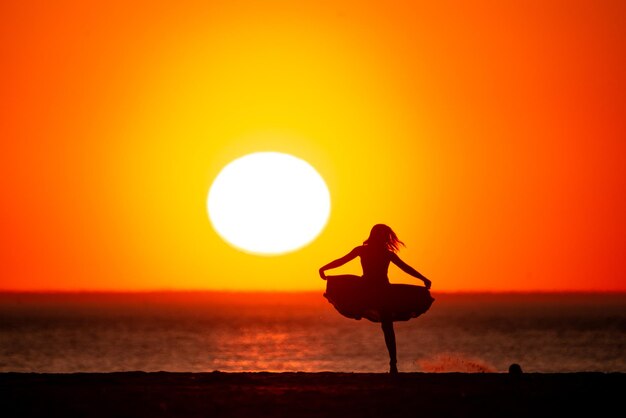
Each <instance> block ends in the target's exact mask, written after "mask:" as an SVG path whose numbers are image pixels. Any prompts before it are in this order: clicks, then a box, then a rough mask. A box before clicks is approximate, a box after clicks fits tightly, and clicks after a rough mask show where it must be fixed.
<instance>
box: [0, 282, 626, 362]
mask: <svg viewBox="0 0 626 418" xmlns="http://www.w3.org/2000/svg"><path fill="white" fill-rule="evenodd" d="M322 293H323V292H308V293H276V294H273V293H246V294H238V293H228V292H204V293H167V292H165V293H135V294H123V293H112V294H99V293H96V294H92V293H76V294H61V293H58V294H19V293H6V294H0V372H54V373H70V372H112V371H128V370H143V371H182V372H206V371H214V370H219V371H224V372H239V371H273V372H281V371H303V372H319V371H336V372H386V371H387V369H388V362H389V357H388V354H387V349H386V346H385V342H384V338H383V333H382V330H381V328H380V324H378V323H373V322H370V321H368V320H366V319H362V320H360V321H357V320H354V319H348V318H345V317H343V316H341V315H340V314H339V313H338V312H337V311H336V310H335V309H334V308H333V306H332V305H330V304H329V303H328V302H327V301H326V299H325V298H324V297H323V296H322ZM433 297H435V302H434V303H433V305H432V307H431V309H430V310H429V311H428V312H426V313H425V314H423V315H422V316H420V317H418V318H414V319H411V320H409V321H406V322H396V323H395V325H394V326H395V333H396V341H397V347H398V348H397V350H398V368H399V370H400V371H401V372H403V371H404V372H506V371H507V370H508V367H509V365H511V364H513V363H517V364H519V365H520V366H521V367H522V370H523V371H524V372H542V373H553V372H578V371H600V372H626V294H623V293H621V294H603V293H594V294H581V293H573V294H558V293H546V294H521V293H520V294H437V293H436V292H434V293H433Z"/></svg>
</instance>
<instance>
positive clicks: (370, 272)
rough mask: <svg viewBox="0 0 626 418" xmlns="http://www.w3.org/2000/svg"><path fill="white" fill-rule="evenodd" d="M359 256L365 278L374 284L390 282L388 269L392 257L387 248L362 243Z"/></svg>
mask: <svg viewBox="0 0 626 418" xmlns="http://www.w3.org/2000/svg"><path fill="white" fill-rule="evenodd" d="M359 256H360V258H361V267H362V268H363V278H364V279H366V280H368V281H370V282H371V283H372V284H389V278H388V277H387V271H388V269H389V263H390V261H391V257H390V254H389V250H387V248H384V247H383V248H380V247H372V246H370V245H362V246H361V250H360V252H359Z"/></svg>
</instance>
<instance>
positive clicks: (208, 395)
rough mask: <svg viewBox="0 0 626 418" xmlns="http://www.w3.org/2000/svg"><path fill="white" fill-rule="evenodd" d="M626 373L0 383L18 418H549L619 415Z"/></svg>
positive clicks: (68, 377)
mask: <svg viewBox="0 0 626 418" xmlns="http://www.w3.org/2000/svg"><path fill="white" fill-rule="evenodd" d="M624 393H626V374H624V373H597V372H580V373H522V374H510V373H402V372H401V373H399V374H398V375H390V374H387V373H334V372H319V373H304V372H284V373H272V372H250V373H226V372H219V371H214V372H207V373H173V372H152V373H146V372H117V373H69V374H45V373H44V374H41V373H2V374H0V411H2V416H4V417H8V418H12V417H50V416H63V417H343V418H345V417H490V416H493V417H496V416H498V417H531V416H532V417H541V416H546V417H547V416H551V417H555V416H560V417H562V416H566V415H569V414H576V416H584V415H585V414H589V415H590V416H607V415H608V414H609V413H610V411H616V410H617V411H619V410H621V406H622V398H623V394H624Z"/></svg>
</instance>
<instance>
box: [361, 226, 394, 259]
mask: <svg viewBox="0 0 626 418" xmlns="http://www.w3.org/2000/svg"><path fill="white" fill-rule="evenodd" d="M363 244H365V245H371V246H374V247H384V248H386V249H388V250H389V251H393V252H394V253H395V252H396V251H398V250H399V249H400V245H404V243H403V242H402V241H400V240H399V239H398V236H397V235H396V233H395V232H393V230H392V229H391V228H390V227H388V226H387V225H385V224H376V225H374V226H373V227H372V230H371V231H370V236H369V238H367V239H366V240H365V241H364V242H363Z"/></svg>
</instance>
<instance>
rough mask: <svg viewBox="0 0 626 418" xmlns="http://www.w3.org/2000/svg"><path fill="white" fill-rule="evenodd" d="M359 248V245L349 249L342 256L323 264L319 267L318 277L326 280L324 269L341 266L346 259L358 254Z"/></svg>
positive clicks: (351, 258)
mask: <svg viewBox="0 0 626 418" xmlns="http://www.w3.org/2000/svg"><path fill="white" fill-rule="evenodd" d="M360 248H361V247H356V248H354V249H353V250H352V251H350V252H349V253H348V254H346V255H344V256H343V257H341V258H338V259H336V260H333V261H331V262H330V263H328V264H326V265H325V266H323V267H321V268H320V277H321V278H322V279H324V280H326V274H325V273H324V272H325V271H326V270H330V269H334V268H337V267H341V266H343V265H344V264H346V263H347V262H348V261H351V260H354V259H355V258H356V257H357V256H358V255H359V252H360Z"/></svg>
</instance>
